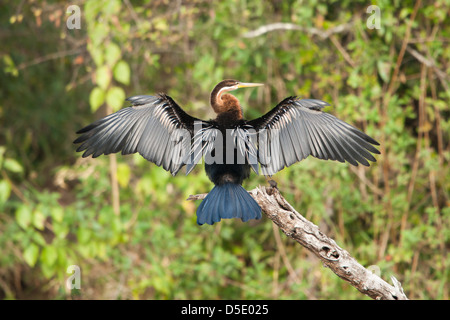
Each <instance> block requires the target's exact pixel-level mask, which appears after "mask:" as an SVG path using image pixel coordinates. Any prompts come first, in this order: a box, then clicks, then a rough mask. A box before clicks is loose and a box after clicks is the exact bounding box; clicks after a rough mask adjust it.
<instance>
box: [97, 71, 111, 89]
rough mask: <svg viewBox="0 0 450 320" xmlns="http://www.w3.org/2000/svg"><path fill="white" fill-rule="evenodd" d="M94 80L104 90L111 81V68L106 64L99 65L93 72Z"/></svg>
mask: <svg viewBox="0 0 450 320" xmlns="http://www.w3.org/2000/svg"><path fill="white" fill-rule="evenodd" d="M95 82H96V83H97V85H98V86H99V87H100V88H102V89H103V90H106V89H107V88H108V86H109V84H110V83H111V69H110V68H109V67H108V66H107V65H104V66H101V67H100V68H98V69H97V71H96V73H95Z"/></svg>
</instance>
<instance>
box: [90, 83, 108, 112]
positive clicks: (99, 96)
mask: <svg viewBox="0 0 450 320" xmlns="http://www.w3.org/2000/svg"><path fill="white" fill-rule="evenodd" d="M103 102H105V91H103V90H102V89H101V88H99V87H95V88H94V89H92V91H91V94H90V95H89V104H90V105H91V111H92V112H95V111H97V109H98V108H100V106H101V105H102V104H103Z"/></svg>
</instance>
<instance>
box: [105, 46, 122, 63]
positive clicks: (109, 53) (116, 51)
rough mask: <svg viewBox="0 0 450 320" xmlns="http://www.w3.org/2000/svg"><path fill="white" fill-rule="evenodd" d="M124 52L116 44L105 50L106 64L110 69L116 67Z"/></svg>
mask: <svg viewBox="0 0 450 320" xmlns="http://www.w3.org/2000/svg"><path fill="white" fill-rule="evenodd" d="M121 55H122V52H121V51H120V47H119V46H118V45H117V44H115V43H114V42H110V43H108V45H107V46H106V48H105V58H106V64H107V65H108V66H110V67H112V66H114V65H115V64H116V62H117V61H118V60H119V59H120V56H121Z"/></svg>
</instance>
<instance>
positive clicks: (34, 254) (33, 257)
mask: <svg viewBox="0 0 450 320" xmlns="http://www.w3.org/2000/svg"><path fill="white" fill-rule="evenodd" d="M38 256H39V247H38V246H37V245H35V244H34V243H31V244H30V245H29V246H28V247H27V248H26V249H25V251H24V252H23V258H24V259H25V262H26V263H27V264H28V265H29V266H30V267H34V265H35V264H36V261H37V258H38Z"/></svg>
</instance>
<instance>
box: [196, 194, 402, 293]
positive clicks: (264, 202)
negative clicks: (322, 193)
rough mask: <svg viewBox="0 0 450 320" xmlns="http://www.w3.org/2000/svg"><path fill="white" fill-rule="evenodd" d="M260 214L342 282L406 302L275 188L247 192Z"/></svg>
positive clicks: (201, 196) (395, 287)
mask: <svg viewBox="0 0 450 320" xmlns="http://www.w3.org/2000/svg"><path fill="white" fill-rule="evenodd" d="M249 192H250V194H251V195H252V196H253V198H254V199H255V200H256V202H258V204H259V205H260V206H261V208H262V210H263V212H264V213H265V214H266V215H267V217H268V218H269V219H271V220H272V221H273V222H274V223H275V224H276V225H277V226H278V227H279V228H280V229H281V230H282V231H283V232H284V233H285V234H286V235H287V236H288V237H289V238H291V239H293V240H295V241H297V242H298V243H300V244H301V245H302V246H303V247H305V248H306V249H308V250H309V251H310V252H312V253H313V254H314V255H315V256H317V257H318V258H319V259H320V260H321V261H322V262H323V264H324V266H326V267H328V268H330V269H331V270H332V271H333V272H334V273H335V274H336V275H338V276H339V277H340V278H341V279H343V280H345V281H347V282H348V283H350V284H351V285H352V286H353V287H355V288H356V289H358V290H359V291H360V292H362V293H364V294H365V295H367V296H369V297H371V298H372V299H377V300H407V299H408V298H407V297H406V295H405V293H404V292H403V288H402V287H401V284H400V282H398V281H397V279H395V278H394V277H391V280H392V282H393V284H394V285H393V286H392V285H390V284H388V283H387V282H386V281H384V280H383V279H381V278H380V277H379V276H377V275H376V274H375V273H373V272H371V271H370V270H368V269H366V268H364V267H363V266H362V265H361V264H359V263H358V261H356V259H355V258H353V257H352V256H351V255H350V254H349V253H348V252H347V251H345V250H344V249H342V248H340V247H339V246H338V245H337V244H336V242H335V241H334V240H333V239H331V238H329V237H328V236H326V235H325V234H323V233H322V232H321V231H320V230H319V227H317V226H316V225H315V224H313V223H312V222H310V221H308V220H307V219H306V218H304V217H303V216H302V215H301V214H300V213H298V212H297V211H296V210H295V209H294V208H293V207H292V206H291V205H290V204H289V203H288V202H287V201H286V200H285V199H284V198H283V196H282V195H281V193H280V192H279V191H278V189H276V188H272V187H267V188H266V187H259V188H255V189H253V190H251V191H249ZM205 197H206V194H198V195H191V196H189V198H188V200H198V199H204V198H205Z"/></svg>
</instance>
